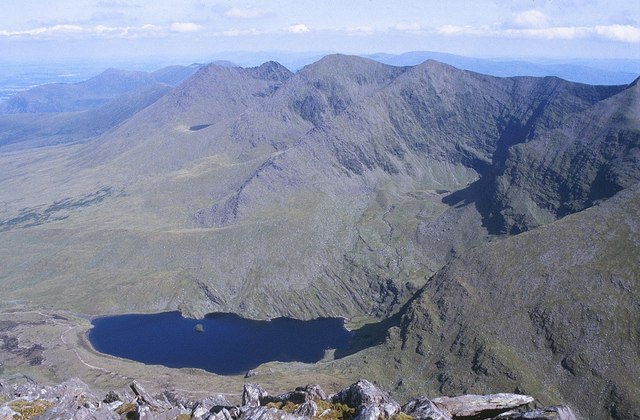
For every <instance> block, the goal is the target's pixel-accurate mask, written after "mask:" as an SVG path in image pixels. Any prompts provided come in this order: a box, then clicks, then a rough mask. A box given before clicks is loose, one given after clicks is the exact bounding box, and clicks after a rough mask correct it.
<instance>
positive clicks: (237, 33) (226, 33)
mask: <svg viewBox="0 0 640 420" xmlns="http://www.w3.org/2000/svg"><path fill="white" fill-rule="evenodd" d="M219 34H220V35H223V36H244V35H262V34H264V32H263V31H261V30H259V29H256V28H250V29H228V30H226V31H222V32H220V33H219Z"/></svg>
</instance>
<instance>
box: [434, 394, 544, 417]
mask: <svg viewBox="0 0 640 420" xmlns="http://www.w3.org/2000/svg"><path fill="white" fill-rule="evenodd" d="M533 400H534V399H533V397H530V396H528V395H520V394H491V395H461V396H459V397H439V398H434V399H433V400H431V401H432V402H433V403H434V404H435V405H436V406H437V407H438V408H439V409H440V410H442V411H443V412H444V413H446V414H448V415H449V416H450V417H472V416H483V417H484V418H487V417H490V415H498V414H500V413H503V412H505V411H509V410H511V409H513V408H517V407H521V406H523V405H527V404H529V403H532V402H533Z"/></svg>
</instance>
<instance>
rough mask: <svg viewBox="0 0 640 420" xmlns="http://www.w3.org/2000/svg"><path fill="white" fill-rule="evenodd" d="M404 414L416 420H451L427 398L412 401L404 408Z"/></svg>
mask: <svg viewBox="0 0 640 420" xmlns="http://www.w3.org/2000/svg"><path fill="white" fill-rule="evenodd" d="M402 412H403V413H405V414H408V415H410V416H411V417H413V418H414V419H416V420H451V417H449V416H448V415H446V414H444V413H443V412H442V410H440V409H439V408H438V407H436V405H435V404H434V403H433V402H431V400H429V399H428V398H427V397H420V398H414V399H412V400H411V401H409V402H408V403H406V404H405V405H403V406H402Z"/></svg>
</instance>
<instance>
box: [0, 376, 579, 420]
mask: <svg viewBox="0 0 640 420" xmlns="http://www.w3.org/2000/svg"><path fill="white" fill-rule="evenodd" d="M129 388H130V389H125V390H122V391H120V392H116V391H110V392H109V393H107V395H106V396H105V397H104V398H103V399H102V400H100V398H98V397H96V396H95V395H94V394H93V393H92V392H91V391H90V390H89V388H88V386H87V385H86V384H84V383H83V382H82V381H80V380H78V379H70V380H68V381H66V382H64V383H62V384H60V385H58V386H54V387H51V386H42V385H38V384H36V383H34V382H32V381H27V382H26V383H22V384H14V385H13V386H9V385H7V384H3V383H0V401H3V402H4V403H3V404H2V405H0V420H5V419H7V420H8V419H14V418H19V419H30V418H35V417H37V418H38V419H51V420H53V419H67V418H69V419H71V418H74V419H95V420H110V419H131V418H133V419H167V420H168V419H180V420H182V419H197V420H200V419H202V420H204V419H208V420H236V419H237V420H301V419H310V418H329V419H356V420H378V419H391V418H395V419H408V418H413V419H421V420H452V419H471V418H473V419H509V420H516V419H542V420H545V419H548V420H552V419H555V420H575V416H574V414H573V412H572V411H571V409H570V408H569V407H565V406H557V407H535V408H532V407H530V406H531V405H532V404H534V403H535V400H534V398H533V397H530V396H528V395H518V394H494V395H462V396H458V397H439V398H434V399H433V400H429V399H428V398H427V397H424V396H421V397H418V398H415V399H413V400H411V401H409V402H408V403H407V404H405V405H404V406H402V408H401V407H400V404H398V403H397V402H396V401H395V400H394V399H393V398H392V397H391V396H390V395H389V394H388V393H386V392H384V391H383V390H381V389H379V388H378V387H377V386H376V385H374V384H373V383H371V382H369V381H367V380H365V379H361V380H359V381H358V382H356V383H354V384H352V385H350V386H349V387H347V388H344V389H343V390H341V391H340V392H338V393H337V394H335V395H331V396H327V394H326V393H325V392H324V391H323V390H322V389H321V388H320V386H318V385H307V386H306V387H299V388H296V389H295V390H294V391H291V392H287V393H284V394H280V395H278V396H270V395H269V394H268V393H267V392H266V391H265V390H264V389H263V388H262V387H261V386H260V385H257V384H246V385H245V386H244V390H243V394H242V404H241V405H239V406H233V405H231V404H230V403H229V402H228V401H227V400H226V399H224V398H223V397H221V396H211V397H207V398H204V399H202V400H198V401H192V400H189V399H186V398H181V397H178V396H176V395H175V394H174V393H172V392H164V393H162V394H160V395H157V396H154V395H151V393H149V392H147V391H145V389H144V388H143V387H142V386H141V385H140V383H138V382H137V381H133V382H132V383H131V384H130V386H129ZM131 391H132V392H131Z"/></svg>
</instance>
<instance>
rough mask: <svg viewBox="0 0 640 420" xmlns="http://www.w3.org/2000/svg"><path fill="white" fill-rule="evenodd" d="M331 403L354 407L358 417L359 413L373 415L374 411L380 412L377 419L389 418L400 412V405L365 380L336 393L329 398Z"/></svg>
mask: <svg viewBox="0 0 640 420" xmlns="http://www.w3.org/2000/svg"><path fill="white" fill-rule="evenodd" d="M331 402H333V403H342V404H346V405H348V406H349V407H355V408H356V409H357V410H358V416H360V415H361V411H366V412H367V413H369V415H373V413H375V410H376V409H378V410H379V412H380V415H379V416H378V417H380V416H383V417H386V418H390V417H393V416H394V415H396V414H398V413H399V412H400V404H398V403H397V402H395V401H394V400H393V399H392V398H391V397H390V396H389V394H387V393H386V392H384V391H382V390H380V389H379V388H377V387H376V386H375V385H374V384H372V383H371V382H369V381H367V380H366V379H360V380H359V381H358V382H356V383H355V384H353V385H351V386H350V387H348V388H345V389H343V390H342V391H340V392H338V393H337V394H336V395H334V396H333V397H331ZM362 415H364V414H362ZM363 418H364V417H363ZM376 418H377V417H376Z"/></svg>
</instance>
